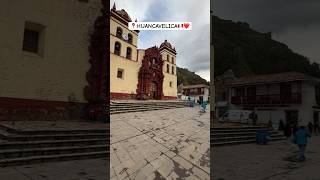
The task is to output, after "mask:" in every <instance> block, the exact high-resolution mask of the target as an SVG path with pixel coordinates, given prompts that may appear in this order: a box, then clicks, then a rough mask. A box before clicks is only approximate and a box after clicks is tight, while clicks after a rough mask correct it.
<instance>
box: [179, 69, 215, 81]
mask: <svg viewBox="0 0 320 180" xmlns="http://www.w3.org/2000/svg"><path fill="white" fill-rule="evenodd" d="M177 76H178V85H180V84H181V83H183V85H194V84H206V85H209V82H208V81H207V80H205V79H203V78H202V77H200V76H199V75H197V74H195V73H194V72H191V71H189V70H188V69H184V68H179V67H177Z"/></svg>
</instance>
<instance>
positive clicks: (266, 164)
mask: <svg viewBox="0 0 320 180" xmlns="http://www.w3.org/2000/svg"><path fill="white" fill-rule="evenodd" d="M297 153H298V149H297V147H296V146H295V145H293V144H292V143H291V142H290V141H289V140H286V141H277V142H271V143H270V144H269V145H256V144H247V145H235V146H226V147H215V148H214V150H213V164H212V166H213V170H214V171H213V174H212V175H213V177H214V180H223V179H224V180H320V136H317V137H311V139H310V142H309V145H308V147H307V152H306V157H307V160H306V161H305V162H298V161H297V160H296V155H297Z"/></svg>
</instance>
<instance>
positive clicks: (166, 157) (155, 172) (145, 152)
mask: <svg viewBox="0 0 320 180" xmlns="http://www.w3.org/2000/svg"><path fill="white" fill-rule="evenodd" d="M199 110H200V108H199V107H194V108H177V109H167V110H158V111H147V112H136V113H125V114H115V115H111V124H110V127H111V148H110V161H111V166H110V168H111V172H110V173H111V179H136V180H139V179H143V180H144V179H177V178H181V179H194V180H196V179H209V174H210V170H209V169H210V163H209V162H210V157H209V156H210V155H209V154H210V144H209V138H210V132H209V131H210V124H209V121H210V117H209V115H210V113H209V111H208V112H206V113H200V112H199Z"/></svg>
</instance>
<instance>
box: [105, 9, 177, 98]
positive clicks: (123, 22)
mask: <svg viewBox="0 0 320 180" xmlns="http://www.w3.org/2000/svg"><path fill="white" fill-rule="evenodd" d="M131 21H132V19H131V18H130V16H129V15H128V13H127V12H126V11H125V10H124V9H122V10H117V9H116V5H115V4H114V5H113V7H112V9H111V10H110V98H111V100H126V99H139V100H150V99H154V100H166V99H176V98H177V72H176V63H177V60H176V55H177V52H176V49H175V48H174V47H173V46H172V45H171V44H170V43H169V42H168V41H167V40H164V42H163V43H162V44H161V45H160V46H159V47H157V46H153V47H150V48H148V49H138V47H137V44H138V43H137V42H138V38H139V31H137V30H129V28H128V22H131Z"/></svg>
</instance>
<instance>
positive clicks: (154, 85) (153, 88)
mask: <svg viewBox="0 0 320 180" xmlns="http://www.w3.org/2000/svg"><path fill="white" fill-rule="evenodd" d="M157 87H158V86H157V83H156V82H154V81H153V82H151V97H152V99H157V89H158V88H157Z"/></svg>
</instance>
